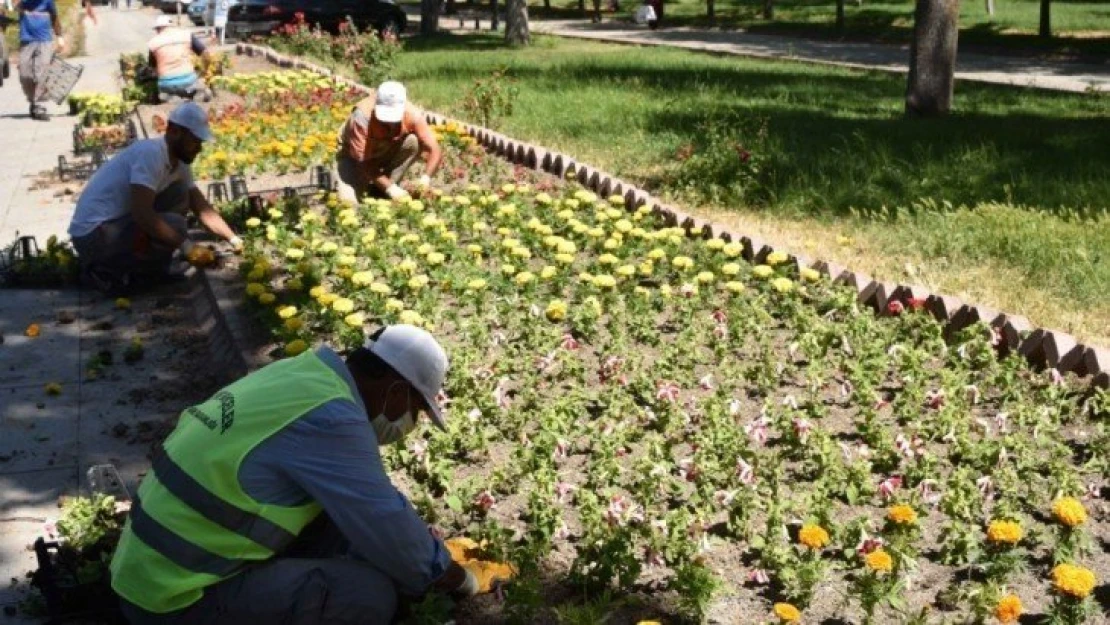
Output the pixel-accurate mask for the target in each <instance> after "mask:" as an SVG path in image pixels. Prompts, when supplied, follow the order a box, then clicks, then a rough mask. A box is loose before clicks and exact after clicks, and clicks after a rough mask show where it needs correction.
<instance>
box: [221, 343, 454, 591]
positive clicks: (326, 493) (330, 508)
mask: <svg viewBox="0 0 1110 625" xmlns="http://www.w3.org/2000/svg"><path fill="white" fill-rule="evenodd" d="M316 354H317V355H318V356H319V357H320V359H321V360H323V361H324V363H325V364H327V365H328V366H329V367H330V368H331V369H332V370H334V371H335V372H336V373H337V374H338V375H339V376H340V377H342V378H343V379H344V380H345V381H346V382H347V384H348V385H350V387H351V394H352V395H353V396H354V398H355V401H354V402H351V401H346V400H332V401H329V402H327V403H325V404H323V405H321V406H319V407H317V408H315V409H313V410H311V411H309V412H308V413H307V414H306V415H304V416H303V417H301V418H300V419H297V420H296V421H294V422H293V423H291V424H289V425H287V426H286V427H285V428H283V429H282V430H281V431H279V432H278V433H277V434H274V435H273V436H271V437H270V438H269V439H267V440H265V441H263V442H262V443H261V444H260V445H259V446H258V447H256V448H254V449H253V450H252V451H251V452H250V453H249V454H248V455H247V457H246V459H244V461H243V465H242V466H241V467H240V469H239V484H240V485H241V486H242V487H243V490H244V491H245V492H246V493H247V494H248V495H250V496H251V497H253V498H255V499H257V500H258V501H260V502H263V503H272V504H276V505H281V506H295V505H301V504H304V503H307V502H309V501H312V500H315V501H316V502H317V503H319V504H320V505H321V506H322V507H323V508H324V510H325V511H326V512H327V514H328V516H329V517H331V519H332V521H333V522H334V523H335V525H336V527H338V528H339V531H341V532H342V533H343V535H344V536H345V537H346V538H347V540H348V541H350V543H351V548H352V550H353V552H354V555H355V557H357V558H359V559H360V560H364V561H366V562H368V563H370V564H371V565H373V566H374V568H376V569H378V570H380V571H381V572H383V573H385V574H386V575H388V576H389V577H390V578H392V579H393V581H394V582H395V583H396V585H397V587H398V589H399V590H401V591H402V592H405V593H406V594H410V595H418V594H421V593H423V592H425V591H427V589H428V587H429V586H430V585H431V584H432V583H433V582H434V581H436V580H437V579H439V577H440V576H442V575H443V574H444V573H445V572H446V571H447V567H448V566H449V565H450V563H451V554H450V553H449V552H448V551H447V548H446V547H445V546H444V545H443V542H442V541H440V540H439V539H438V538H436V537H434V536H433V535H432V534H431V533H430V532H429V529H428V525H427V524H426V523H424V521H423V520H422V519H421V518H420V517H419V516H418V515H417V514H416V510H414V509H413V507H412V505H411V504H410V503H409V502H408V500H407V499H405V497H404V496H403V495H401V493H399V492H398V491H397V488H396V487H395V486H393V483H392V482H391V481H390V479H389V475H388V474H387V473H386V472H385V467H384V466H383V465H382V460H381V456H380V455H379V453H378V439H377V437H376V436H375V434H374V429H373V428H372V427H370V420H369V417H368V416H367V413H366V407H365V406H363V404H362V399H361V397H360V396H359V394H358V391H357V390H356V388H355V382H354V379H353V378H351V374H350V372H349V371H348V370H347V365H346V364H345V363H344V362H343V360H342V359H341V358H340V357H339V355H338V354H336V353H335V352H334V351H332V350H331V349H329V348H327V347H321V348H319V349H318V350H317V351H316Z"/></svg>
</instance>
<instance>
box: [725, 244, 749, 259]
mask: <svg viewBox="0 0 1110 625" xmlns="http://www.w3.org/2000/svg"><path fill="white" fill-rule="evenodd" d="M721 251H722V252H724V254H725V256H728V257H729V258H736V257H737V256H739V255H740V254H741V253H742V252H743V251H744V246H743V245H740V244H739V243H726V244H725V246H724V247H722V248H721Z"/></svg>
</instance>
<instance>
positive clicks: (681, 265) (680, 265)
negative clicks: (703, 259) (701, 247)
mask: <svg viewBox="0 0 1110 625" xmlns="http://www.w3.org/2000/svg"><path fill="white" fill-rule="evenodd" d="M671 264H672V265H674V267H675V269H689V268H691V267H693V266H694V259H693V258H690V257H689V256H675V257H674V259H672V260H671Z"/></svg>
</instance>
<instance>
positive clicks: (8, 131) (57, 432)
mask: <svg viewBox="0 0 1110 625" xmlns="http://www.w3.org/2000/svg"><path fill="white" fill-rule="evenodd" d="M98 14H99V17H100V24H99V25H98V26H92V27H90V28H89V29H88V44H87V51H88V54H87V55H86V56H85V57H81V58H77V59H73V60H72V62H75V63H79V64H82V65H84V66H85V71H84V73H83V74H82V77H81V81H80V82H79V83H78V85H77V87H76V90H78V91H97V92H103V93H119V87H118V85H117V83H116V73H117V72H118V61H117V60H118V58H119V53H120V52H121V51H133V50H142V49H143V48H144V47H145V46H144V44H145V41H146V39H147V38H148V37H149V36H150V32H151V29H150V25H151V23H152V22H153V20H154V17H155V15H156V14H155V13H154V12H152V11H150V10H132V11H126V10H121V11H113V10H112V9H109V8H106V7H98ZM14 69H15V68H13V77H14ZM48 109H49V110H50V112H51V114H52V117H51V119H50V120H49V121H47V122H38V121H33V120H31V119H29V118H28V110H27V103H26V100H25V99H24V97H23V93H22V91H21V90H20V88H19V84H18V82H17V81H12V82H5V84H4V85H3V87H2V88H0V137H2V138H3V146H4V149H3V150H0V246H3V247H5V248H6V246H7V245H8V243H10V242H11V241H12V240H13V238H14V233H15V231H16V230H18V231H20V232H21V233H24V234H33V235H35V236H36V237H37V238H38V239H39V241H40V243H41V242H44V240H45V238H46V237H47V236H49V235H52V234H53V235H58V236H59V237H62V238H65V231H66V226H67V225H68V222H69V218H70V216H71V214H72V212H73V199H74V198H73V197H72V196H62V197H54V193H55V191H56V190H57V189H58V186H57V185H53V187H52V189H50V190H29V189H28V187H29V185H30V184H31V183H32V181H33V179H34V178H35V177H36V176H37V175H38V174H39V173H40V172H42V171H43V170H48V169H50V168H51V167H53V166H55V165H56V163H57V158H58V155H59V154H65V155H67V156H68V155H70V153H71V150H72V147H73V145H72V138H71V133H72V131H73V126H74V124H75V123H76V119H75V118H73V117H70V116H68V115H65V113H66V112H67V111H68V107H66V106H58V105H54V104H50V105H48ZM183 286H184V285H178V287H177V288H172V287H171V288H166V289H162V290H160V291H159V292H157V293H153V294H150V295H148V296H145V297H142V298H140V297H136V298H134V300H133V309H132V310H131V311H123V310H117V309H115V307H114V304H113V302H112V301H111V300H105V299H104V298H103V297H101V296H100V295H99V294H98V293H92V292H88V291H78V290H74V289H70V290H61V291H47V290H4V291H0V579H2V580H4V581H3V584H2V585H0V607H5V608H6V607H8V606H12V605H15V604H16V603H17V602H18V600H19V599H20V598H21V597H22V596H23V591H22V589H20V588H16V589H13V588H10V587H9V586H8V580H9V579H11V578H13V577H15V578H19V579H21V580H22V579H23V575H24V573H25V572H27V571H28V570H31V569H33V568H35V563H34V555H33V554H32V553H30V552H28V551H27V546H28V545H29V544H31V543H32V542H33V541H34V539H35V538H36V537H38V536H40V535H42V533H43V522H44V521H45V520H46V519H51V518H56V517H57V516H58V512H59V511H58V507H57V499H58V497H59V496H60V495H72V494H76V493H78V492H80V491H81V490H82V488H84V487H85V485H86V482H85V478H84V475H85V472H86V471H87V469H88V468H89V466H91V465H93V464H97V463H103V462H111V463H113V464H115V465H116V466H117V467H119V469H120V471H121V473H122V475H123V477H124V479H125V480H126V481H128V482H130V483H132V484H133V483H134V481H135V480H136V479H137V477H138V475H139V474H140V473H141V472H144V471H146V470H147V469H148V468H149V462H148V460H147V457H146V453H147V448H148V446H149V444H150V441H151V440H152V439H153V437H154V436H155V435H156V434H157V433H158V430H157V427H156V426H157V424H160V423H161V422H163V421H164V420H166V419H169V418H172V417H173V416H174V415H176V414H177V413H178V412H179V411H180V410H181V409H182V407H183V406H184V405H187V403H192V401H194V400H195V399H196V398H195V397H193V395H195V394H196V393H197V392H198V389H197V388H196V387H197V385H196V384H195V383H194V381H193V380H191V379H189V376H188V375H184V374H183V373H182V371H181V368H182V365H185V366H188V365H190V364H195V363H196V362H204V361H205V359H206V356H205V353H206V351H207V350H206V349H200V348H199V347H198V346H197V345H196V344H195V343H188V342H183V340H182V338H181V335H180V329H181V328H188V327H192V326H195V320H194V319H193V317H192V314H191V312H190V309H191V306H192V297H193V296H192V295H191V294H189V293H186V292H183V289H182V288H181V287H183ZM31 323H37V324H39V326H40V328H41V334H40V336H38V337H37V338H29V337H27V336H24V332H25V330H26V328H27V326H28V325H29V324H31ZM135 337H141V339H142V341H143V342H144V344H145V348H146V354H145V357H144V358H143V360H142V361H140V362H138V363H135V364H133V365H128V364H124V363H123V362H122V361H123V353H124V351H125V350H126V348H127V346H128V345H129V344H130V343H131V341H132V339H133V338H135ZM198 349H199V350H200V351H198ZM102 351H108V352H111V353H112V354H113V357H114V361H115V364H113V365H112V366H110V367H107V368H105V370H104V374H103V375H102V376H101V377H100V378H99V379H97V380H92V379H90V378H89V377H88V376H87V374H86V370H87V368H88V365H89V362H90V361H91V359H92V358H93V356H94V355H96V354H98V353H100V352H102ZM194 368H195V367H194ZM51 382H56V383H58V384H60V385H61V387H62V392H61V394H60V395H58V396H49V395H47V393H46V392H45V390H44V388H45V385H46V384H48V383H51ZM210 390H211V389H209V391H210ZM0 622H2V623H4V624H5V625H7V624H9V623H10V624H11V625H16V624H21V623H35V622H38V621H37V620H35V619H29V618H25V617H24V616H23V615H22V614H20V615H17V616H15V617H7V616H2V617H0Z"/></svg>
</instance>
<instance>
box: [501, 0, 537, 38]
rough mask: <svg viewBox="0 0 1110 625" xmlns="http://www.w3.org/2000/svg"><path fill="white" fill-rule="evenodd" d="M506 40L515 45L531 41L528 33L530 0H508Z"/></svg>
mask: <svg viewBox="0 0 1110 625" xmlns="http://www.w3.org/2000/svg"><path fill="white" fill-rule="evenodd" d="M505 42H506V43H508V44H510V45H514V46H526V45H528V44H529V43H531V38H530V37H529V35H528V0H508V5H507V6H506V10H505Z"/></svg>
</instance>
